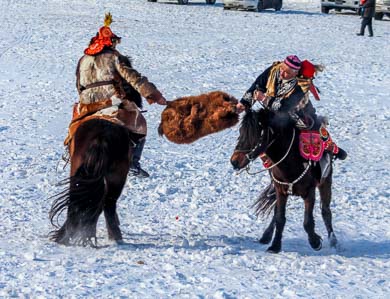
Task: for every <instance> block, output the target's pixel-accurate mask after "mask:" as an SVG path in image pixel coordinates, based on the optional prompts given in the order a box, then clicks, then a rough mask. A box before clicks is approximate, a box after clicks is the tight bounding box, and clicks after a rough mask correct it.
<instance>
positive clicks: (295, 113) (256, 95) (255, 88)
mask: <svg viewBox="0 0 390 299" xmlns="http://www.w3.org/2000/svg"><path fill="white" fill-rule="evenodd" d="M322 69H323V68H322V67H320V66H317V68H316V67H315V66H314V65H313V64H312V63H311V62H310V61H308V60H305V61H303V62H302V61H301V60H300V59H299V58H298V57H297V56H296V55H290V56H287V57H286V58H285V59H284V61H276V62H274V63H273V64H272V65H271V66H270V67H268V68H267V69H266V70H265V71H264V72H263V73H261V74H260V75H259V76H258V77H257V79H256V80H255V82H253V84H252V85H251V87H250V88H249V89H248V90H247V91H246V92H245V94H244V96H243V97H242V98H241V100H240V102H239V103H238V104H237V107H236V108H237V112H238V113H241V112H243V111H244V110H246V109H250V108H251V107H252V105H253V104H254V103H255V102H256V101H259V102H261V103H262V105H263V106H264V107H265V108H267V109H270V110H272V111H275V112H284V113H288V114H289V116H290V117H291V118H292V119H293V120H294V121H295V124H296V126H297V127H298V128H299V129H304V130H318V131H319V133H320V135H321V137H322V138H323V139H324V140H326V144H327V151H328V152H330V153H331V154H333V156H334V157H335V158H338V159H340V160H344V159H346V157H347V153H346V151H344V150H343V149H341V148H339V147H338V146H337V145H336V144H335V143H334V142H333V141H332V139H331V138H330V135H329V133H328V131H327V129H326V128H325V127H324V125H323V123H322V122H323V121H322V119H321V118H319V117H317V114H316V110H315V108H314V107H313V104H312V103H311V101H310V99H309V91H310V92H311V93H312V94H313V95H314V97H315V98H316V99H317V100H319V95H318V91H317V89H316V87H315V86H314V84H313V79H314V75H315V73H316V71H322ZM267 188H268V190H269V191H268V194H269V195H270V196H274V195H275V193H274V188H273V185H272V183H271V185H270V186H268V187H267Z"/></svg>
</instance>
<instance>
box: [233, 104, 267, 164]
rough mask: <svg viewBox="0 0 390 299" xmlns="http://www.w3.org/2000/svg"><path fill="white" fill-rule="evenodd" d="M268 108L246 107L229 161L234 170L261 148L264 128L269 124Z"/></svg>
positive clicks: (245, 162) (247, 161)
mask: <svg viewBox="0 0 390 299" xmlns="http://www.w3.org/2000/svg"><path fill="white" fill-rule="evenodd" d="M269 120H270V118H269V112H268V110H265V109H261V110H259V111H254V110H252V109H248V110H247V111H246V112H245V115H244V117H243V119H242V121H241V126H240V131H239V132H240V135H239V137H238V142H237V145H236V147H235V149H234V152H233V155H232V156H231V158H230V163H231V164H232V165H233V168H234V169H235V170H240V169H242V168H244V167H246V166H247V165H248V164H249V162H251V161H252V160H254V159H255V158H256V157H257V156H258V155H259V154H260V153H261V151H262V150H263V148H264V145H265V138H264V136H265V134H264V132H265V128H267V127H268V124H269Z"/></svg>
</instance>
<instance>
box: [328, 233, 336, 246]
mask: <svg viewBox="0 0 390 299" xmlns="http://www.w3.org/2000/svg"><path fill="white" fill-rule="evenodd" d="M328 239H329V244H330V247H332V248H336V246H337V238H336V236H335V234H334V233H330V235H329V238H328Z"/></svg>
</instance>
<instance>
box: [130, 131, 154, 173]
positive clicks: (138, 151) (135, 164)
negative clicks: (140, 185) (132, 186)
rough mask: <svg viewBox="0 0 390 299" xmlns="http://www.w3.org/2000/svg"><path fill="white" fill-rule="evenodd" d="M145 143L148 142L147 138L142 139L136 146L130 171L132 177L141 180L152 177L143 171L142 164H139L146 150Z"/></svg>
mask: <svg viewBox="0 0 390 299" xmlns="http://www.w3.org/2000/svg"><path fill="white" fill-rule="evenodd" d="M145 141H146V139H145V138H142V139H140V140H139V141H138V143H137V144H136V146H135V147H134V150H133V160H132V163H131V165H130V171H129V174H130V175H131V176H134V177H139V178H148V177H149V176H150V175H149V173H148V172H147V171H146V170H143V169H142V168H141V164H140V163H139V161H140V160H141V155H142V151H143V149H144V145H145Z"/></svg>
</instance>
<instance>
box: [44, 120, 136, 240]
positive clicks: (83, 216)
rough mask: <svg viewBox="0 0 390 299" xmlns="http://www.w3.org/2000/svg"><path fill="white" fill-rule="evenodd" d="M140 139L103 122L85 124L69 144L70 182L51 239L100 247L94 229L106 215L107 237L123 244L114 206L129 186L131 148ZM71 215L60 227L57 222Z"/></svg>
mask: <svg viewBox="0 0 390 299" xmlns="http://www.w3.org/2000/svg"><path fill="white" fill-rule="evenodd" d="M140 137H141V136H139V135H137V134H133V133H131V132H130V131H129V130H128V129H127V128H125V127H123V126H120V125H117V124H114V123H112V122H110V121H107V120H103V119H91V120H88V121H86V122H84V123H83V124H81V125H80V126H79V127H78V129H77V131H76V133H75V135H74V137H73V139H72V141H71V143H70V154H71V159H70V165H71V170H70V178H69V179H68V180H66V182H65V184H68V187H67V188H66V190H65V191H64V192H62V193H60V194H58V195H57V196H55V200H54V202H53V205H52V207H51V210H50V221H51V223H52V224H53V225H55V226H56V227H57V228H58V229H57V230H54V231H52V232H51V236H50V237H51V239H52V240H53V241H55V242H57V243H60V244H65V245H82V246H87V245H90V246H93V247H95V246H97V243H96V225H97V221H98V218H99V216H100V214H101V213H102V212H104V216H105V219H106V226H107V230H108V237H109V239H111V240H115V241H116V242H117V243H121V242H122V233H121V230H120V228H119V220H118V215H117V213H116V203H117V200H118V198H119V196H120V194H121V192H122V189H123V186H124V184H125V182H126V178H127V173H128V171H129V167H130V161H131V157H132V145H134V144H135V143H136V142H137V140H138V139H139V138H140ZM64 210H67V214H66V220H65V222H64V224H63V225H62V226H61V227H59V226H58V225H57V223H58V216H59V215H60V214H61V213H62V212H63V211H64Z"/></svg>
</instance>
